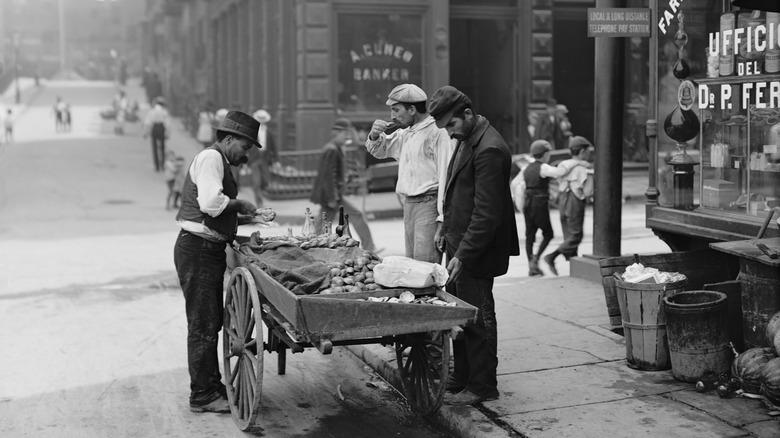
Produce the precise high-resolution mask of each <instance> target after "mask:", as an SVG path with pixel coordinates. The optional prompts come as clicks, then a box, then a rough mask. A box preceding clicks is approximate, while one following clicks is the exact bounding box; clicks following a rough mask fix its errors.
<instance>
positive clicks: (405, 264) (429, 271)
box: [374, 256, 449, 288]
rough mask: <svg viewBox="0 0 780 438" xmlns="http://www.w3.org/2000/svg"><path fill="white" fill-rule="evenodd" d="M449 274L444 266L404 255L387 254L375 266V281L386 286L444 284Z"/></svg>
mask: <svg viewBox="0 0 780 438" xmlns="http://www.w3.org/2000/svg"><path fill="white" fill-rule="evenodd" d="M447 278H449V274H448V273H447V270H446V269H445V268H444V266H442V265H439V264H436V263H428V262H421V261H419V260H414V259H410V258H408V257H402V256H387V257H385V258H383V259H382V263H380V264H378V265H376V266H374V281H375V282H376V283H377V284H378V285H380V286H384V287H413V288H422V287H429V286H433V285H436V286H439V287H441V286H444V285H445V284H446V283H447Z"/></svg>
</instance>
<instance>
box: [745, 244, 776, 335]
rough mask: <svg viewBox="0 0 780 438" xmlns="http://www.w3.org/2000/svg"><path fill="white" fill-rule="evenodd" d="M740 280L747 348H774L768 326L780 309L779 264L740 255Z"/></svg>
mask: <svg viewBox="0 0 780 438" xmlns="http://www.w3.org/2000/svg"><path fill="white" fill-rule="evenodd" d="M739 261H740V270H739V276H738V277H737V280H739V282H740V283H741V285H742V288H741V289H742V290H741V293H742V324H743V325H742V334H743V336H744V340H745V349H746V350H747V349H750V348H753V347H771V346H772V340H771V339H766V326H767V324H768V323H769V319H770V318H772V315H774V314H775V313H777V312H779V311H780V269H778V267H777V266H773V265H768V264H764V263H760V262H757V261H754V260H750V259H747V258H740V260H739Z"/></svg>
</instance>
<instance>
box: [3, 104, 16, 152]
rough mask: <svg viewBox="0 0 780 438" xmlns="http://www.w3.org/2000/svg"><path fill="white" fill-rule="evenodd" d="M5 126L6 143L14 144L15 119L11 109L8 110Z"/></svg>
mask: <svg viewBox="0 0 780 438" xmlns="http://www.w3.org/2000/svg"><path fill="white" fill-rule="evenodd" d="M3 126H4V127H5V142H6V143H9V144H10V143H13V142H14V118H13V113H12V112H11V108H8V111H7V112H6V114H5V118H4V119H3Z"/></svg>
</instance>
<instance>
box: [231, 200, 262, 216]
mask: <svg viewBox="0 0 780 438" xmlns="http://www.w3.org/2000/svg"><path fill="white" fill-rule="evenodd" d="M228 208H230V210H232V211H235V212H236V213H240V214H245V215H254V214H255V210H257V207H255V204H252V203H251V202H249V201H245V200H243V199H231V200H230V202H229V203H228Z"/></svg>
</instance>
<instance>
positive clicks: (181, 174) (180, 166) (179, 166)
mask: <svg viewBox="0 0 780 438" xmlns="http://www.w3.org/2000/svg"><path fill="white" fill-rule="evenodd" d="M185 164H186V162H185V161H184V157H181V156H177V157H176V172H175V176H174V178H173V207H174V208H179V202H180V200H181V190H182V188H183V187H184V178H186V177H187V171H186V169H185V168H184V165H185Z"/></svg>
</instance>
